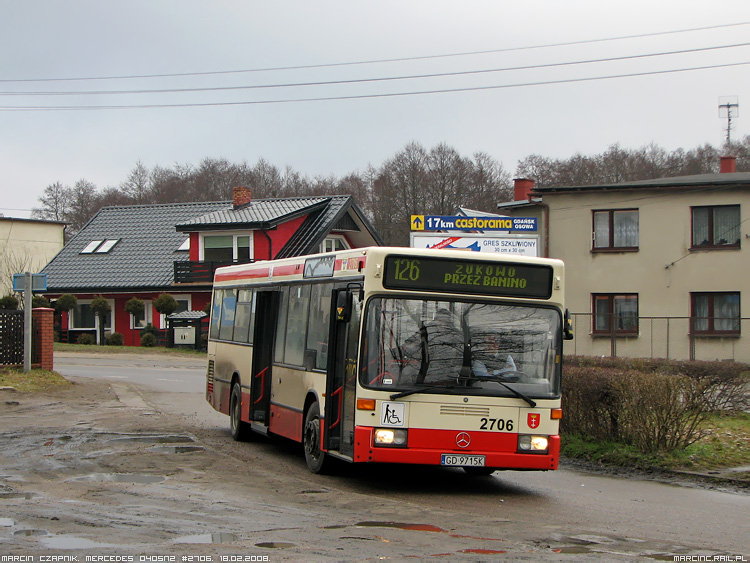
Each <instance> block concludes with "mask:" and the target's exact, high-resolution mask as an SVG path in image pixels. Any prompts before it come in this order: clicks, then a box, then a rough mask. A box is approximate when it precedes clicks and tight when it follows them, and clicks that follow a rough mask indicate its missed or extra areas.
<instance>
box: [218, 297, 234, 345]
mask: <svg viewBox="0 0 750 563" xmlns="http://www.w3.org/2000/svg"><path fill="white" fill-rule="evenodd" d="M236 306H237V294H236V290H234V289H227V290H225V291H224V299H222V301H221V328H220V329H219V339H220V340H231V339H232V332H233V331H234V311H235V308H236Z"/></svg>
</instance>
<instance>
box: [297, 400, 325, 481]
mask: <svg viewBox="0 0 750 563" xmlns="http://www.w3.org/2000/svg"><path fill="white" fill-rule="evenodd" d="M302 446H303V448H304V450H305V461H306V462H307V467H308V468H309V469H310V471H312V472H313V473H325V471H326V469H327V468H328V465H329V460H328V459H327V456H326V453H325V452H324V451H322V450H321V449H320V407H319V406H318V402H317V401H316V402H314V403H313V404H311V405H310V408H308V409H307V413H306V414H305V425H304V427H303V429H302Z"/></svg>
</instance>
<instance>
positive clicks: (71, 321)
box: [68, 299, 117, 332]
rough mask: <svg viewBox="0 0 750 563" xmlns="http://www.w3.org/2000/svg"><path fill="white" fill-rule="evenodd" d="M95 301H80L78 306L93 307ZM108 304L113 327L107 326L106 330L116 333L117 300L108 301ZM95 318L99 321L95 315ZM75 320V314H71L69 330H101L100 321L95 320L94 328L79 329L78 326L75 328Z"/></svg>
mask: <svg viewBox="0 0 750 563" xmlns="http://www.w3.org/2000/svg"><path fill="white" fill-rule="evenodd" d="M93 301H94V300H93V299H79V300H78V305H91V303H92V302H93ZM107 303H109V307H110V315H109V318H110V322H111V326H105V327H104V330H109V331H110V332H114V327H115V326H117V325H116V324H115V300H114V299H107ZM94 318H95V319H98V317H97V316H96V315H94ZM74 319H75V313H69V314H68V330H98V328H99V327H98V326H97V325H98V322H99V321H98V320H95V322H94V326H93V327H81V326H79V327H77V326H74V324H75V323H74Z"/></svg>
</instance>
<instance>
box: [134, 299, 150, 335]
mask: <svg viewBox="0 0 750 563" xmlns="http://www.w3.org/2000/svg"><path fill="white" fill-rule="evenodd" d="M152 322H153V310H152V307H151V301H150V300H147V301H144V302H143V311H141V312H140V313H139V314H137V315H130V328H132V329H138V328H144V327H145V326H146V325H147V324H151V323H152Z"/></svg>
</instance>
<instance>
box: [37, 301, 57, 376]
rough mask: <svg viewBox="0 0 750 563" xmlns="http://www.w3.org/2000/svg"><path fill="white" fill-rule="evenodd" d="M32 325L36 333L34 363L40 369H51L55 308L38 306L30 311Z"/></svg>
mask: <svg viewBox="0 0 750 563" xmlns="http://www.w3.org/2000/svg"><path fill="white" fill-rule="evenodd" d="M32 325H33V327H34V332H33V334H34V335H38V336H37V337H36V339H35V340H34V344H33V345H34V348H35V351H36V360H37V361H36V364H37V365H38V366H39V368H40V369H45V370H47V371H52V369H53V367H54V361H53V355H54V352H53V342H54V340H55V310H54V309H48V308H46V307H40V308H38V309H34V310H33V311H32Z"/></svg>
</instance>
